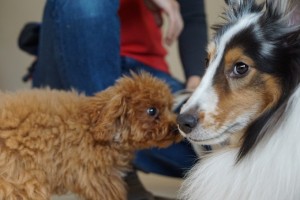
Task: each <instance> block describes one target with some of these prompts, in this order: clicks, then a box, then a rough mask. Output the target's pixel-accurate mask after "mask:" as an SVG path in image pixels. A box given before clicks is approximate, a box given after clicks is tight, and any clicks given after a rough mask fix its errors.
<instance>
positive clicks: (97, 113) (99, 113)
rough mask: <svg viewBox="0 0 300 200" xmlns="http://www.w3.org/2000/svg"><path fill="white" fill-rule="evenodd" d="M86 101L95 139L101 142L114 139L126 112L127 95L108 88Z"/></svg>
mask: <svg viewBox="0 0 300 200" xmlns="http://www.w3.org/2000/svg"><path fill="white" fill-rule="evenodd" d="M86 103H87V105H86V107H85V112H87V113H86V114H87V115H88V118H89V126H90V131H91V132H92V135H93V137H94V139H95V140H96V141H99V142H101V141H102V142H108V141H111V140H113V138H114V136H115V134H117V131H118V127H119V126H120V124H119V123H120V122H121V121H122V118H124V116H125V113H126V97H124V95H122V94H120V93H115V92H114V91H113V90H110V89H108V90H106V91H103V92H100V93H98V94H96V95H95V96H94V97H90V98H89V100H88V101H87V102H86Z"/></svg>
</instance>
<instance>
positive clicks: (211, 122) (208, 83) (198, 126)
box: [177, 14, 280, 144]
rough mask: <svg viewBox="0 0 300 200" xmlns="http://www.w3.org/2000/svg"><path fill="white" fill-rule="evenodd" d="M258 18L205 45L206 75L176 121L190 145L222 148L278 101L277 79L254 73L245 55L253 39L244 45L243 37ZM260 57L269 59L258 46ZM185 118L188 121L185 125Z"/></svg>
mask: <svg viewBox="0 0 300 200" xmlns="http://www.w3.org/2000/svg"><path fill="white" fill-rule="evenodd" d="M259 17H260V15H257V14H249V15H245V16H243V17H242V18H241V19H239V21H238V22H237V23H235V24H234V25H230V26H228V27H227V28H226V29H223V30H222V31H223V32H221V33H219V35H216V37H215V39H214V40H213V41H211V42H210V44H209V45H208V67H207V70H206V73H205V75H204V76H203V79H202V81H201V84H200V85H199V86H198V88H197V89H196V90H195V92H194V93H193V95H192V96H191V98H190V99H189V100H188V101H187V103H186V104H185V105H184V106H183V108H182V110H181V116H180V118H178V119H177V121H178V123H179V128H180V132H181V133H182V135H183V136H185V137H187V138H188V139H189V140H190V141H192V142H195V143H199V144H216V143H222V142H226V141H227V140H228V139H229V138H230V137H231V136H232V135H234V134H237V133H240V132H242V130H243V129H245V128H246V127H247V126H248V125H249V124H250V123H251V122H252V121H253V120H254V119H255V118H257V117H258V115H259V114H260V113H261V112H262V111H263V110H264V109H266V108H267V107H268V106H269V105H270V104H272V103H273V102H275V101H277V99H278V96H279V93H280V92H279V91H278V90H277V89H276V88H278V87H277V86H276V85H277V81H276V78H274V77H271V76H270V75H267V74H266V73H261V72H260V71H259V70H258V69H257V63H256V60H255V59H254V58H253V57H252V56H251V55H250V54H249V53H248V52H249V49H246V47H247V48H248V45H244V44H245V43H247V42H249V43H251V37H250V36H251V34H250V33H249V35H250V36H245V37H246V38H245V40H244V38H243V33H244V32H246V33H247V31H248V29H249V30H250V29H255V28H256V27H255V25H256V24H257V23H258V20H259ZM247 37H249V38H247ZM247 39H249V41H247ZM256 40H257V39H256ZM239 41H241V42H239ZM253 45H255V44H253ZM250 46H251V44H250ZM253 48H255V46H254V47H253ZM260 51H263V54H269V53H270V51H271V45H270V44H265V45H261V48H260ZM191 116H193V117H191ZM186 117H189V118H190V119H189V120H188V121H187V122H186V119H184V118H186ZM191 121H192V122H191ZM185 123H186V124H185ZM190 123H191V124H190Z"/></svg>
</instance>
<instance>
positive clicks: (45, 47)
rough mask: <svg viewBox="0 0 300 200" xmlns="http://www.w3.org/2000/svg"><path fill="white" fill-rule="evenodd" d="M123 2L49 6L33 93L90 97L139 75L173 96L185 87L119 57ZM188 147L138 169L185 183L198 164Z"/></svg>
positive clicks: (57, 1) (68, 0) (146, 159)
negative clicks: (72, 93) (40, 89)
mask: <svg viewBox="0 0 300 200" xmlns="http://www.w3.org/2000/svg"><path fill="white" fill-rule="evenodd" d="M118 6H119V2H118V0H102V1H99V0H47V2H46V6H45V11H44V16H43V22H42V25H41V34H40V42H39V52H38V61H37V67H36V70H35V72H34V74H33V87H43V86H50V87H51V88H56V89H64V90H69V89H71V88H75V89H76V90H78V91H80V92H85V93H86V94H87V95H92V94H94V93H96V92H98V91H101V90H103V89H105V88H107V87H108V86H110V85H113V84H114V82H115V80H116V79H118V78H119V77H120V76H121V75H122V74H127V73H129V72H130V71H135V72H138V71H140V70H143V71H147V72H150V73H151V74H152V75H154V76H156V77H158V78H160V79H163V80H165V82H166V83H168V84H169V85H170V88H171V89H172V91H173V92H175V91H178V90H180V89H183V88H184V84H183V83H181V82H179V81H178V80H176V79H174V78H173V77H171V76H170V75H169V74H167V73H164V72H161V71H158V70H156V69H153V68H151V67H150V66H146V65H144V64H143V63H140V62H138V61H136V60H134V59H131V58H127V57H121V56H120V53H119V52H120V36H119V34H120V25H119V20H118V17H117V10H118ZM195 158H196V155H195V153H194V151H193V150H192V148H191V146H190V145H189V144H188V143H187V142H181V143H179V144H175V145H173V146H171V147H170V148H167V149H150V150H145V151H140V152H138V153H137V156H136V160H135V161H134V164H135V166H136V167H137V168H139V169H141V170H143V171H146V172H153V173H159V174H163V175H168V176H175V177H181V176H182V175H183V174H184V171H185V170H186V169H189V168H190V167H191V166H192V165H193V164H194V161H195Z"/></svg>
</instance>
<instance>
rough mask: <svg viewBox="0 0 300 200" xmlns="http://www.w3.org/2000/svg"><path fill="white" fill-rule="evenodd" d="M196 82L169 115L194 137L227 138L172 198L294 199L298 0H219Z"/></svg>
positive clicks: (299, 191)
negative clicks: (220, 14) (221, 10)
mask: <svg viewBox="0 0 300 200" xmlns="http://www.w3.org/2000/svg"><path fill="white" fill-rule="evenodd" d="M226 3H227V5H228V9H227V10H226V12H225V15H224V18H225V19H226V22H225V23H224V24H222V25H217V26H215V31H216V34H215V35H214V37H213V39H212V40H211V42H210V43H209V45H208V58H207V69H206V73H205V75H204V76H203V79H202V82H201V84H200V85H199V86H198V88H197V89H196V90H195V91H194V93H193V94H192V96H191V97H190V99H189V100H188V101H187V102H186V104H185V105H184V106H183V108H182V109H181V114H180V115H179V116H178V117H177V123H178V127H179V128H180V131H181V133H182V135H184V136H185V137H186V138H187V139H188V140H189V141H191V142H192V143H195V144H201V145H203V144H220V143H221V144H223V145H224V144H227V145H226V146H225V147H224V148H222V149H220V150H217V151H215V152H212V153H210V154H208V155H207V156H205V158H203V159H201V161H200V162H199V163H198V164H196V165H195V166H194V167H193V169H192V170H190V172H189V173H188V175H187V177H186V179H185V181H184V182H183V185H182V188H181V190H180V196H179V198H180V199H188V200H299V199H300V144H299V142H300V87H299V82H300V79H299V78H300V0H268V1H267V2H265V3H257V2H255V0H227V1H226Z"/></svg>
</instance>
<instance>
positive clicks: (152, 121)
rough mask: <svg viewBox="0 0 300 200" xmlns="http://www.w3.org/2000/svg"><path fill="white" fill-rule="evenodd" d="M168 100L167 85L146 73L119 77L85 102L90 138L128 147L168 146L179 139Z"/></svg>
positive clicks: (171, 100) (171, 99)
mask: <svg viewBox="0 0 300 200" xmlns="http://www.w3.org/2000/svg"><path fill="white" fill-rule="evenodd" d="M172 103H173V97H172V94H171V92H170V90H169V88H168V86H167V85H166V84H165V83H164V82H162V81H160V80H158V79H156V78H153V77H151V76H150V75H148V74H141V75H135V74H133V75H132V78H129V77H125V78H121V79H120V80H119V81H118V82H117V84H116V85H115V86H114V87H111V88H108V89H107V90H106V91H104V92H101V93H99V94H98V95H96V96H95V97H94V98H93V99H92V100H91V103H90V104H89V105H90V106H91V107H89V108H88V110H89V111H88V112H90V113H91V115H90V117H92V118H93V119H92V121H93V127H92V128H93V130H95V129H98V130H97V131H93V132H96V134H95V135H94V138H95V139H96V140H98V141H102V142H103V141H110V142H112V143H115V144H120V145H122V146H123V148H132V149H140V148H148V147H153V146H157V147H165V146H168V145H170V144H171V143H173V142H174V141H178V140H179V139H180V138H181V137H180V134H178V131H177V128H176V123H175V114H174V113H172V112H171V107H172ZM91 111H92V112H91Z"/></svg>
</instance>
